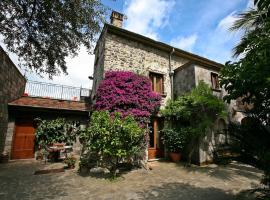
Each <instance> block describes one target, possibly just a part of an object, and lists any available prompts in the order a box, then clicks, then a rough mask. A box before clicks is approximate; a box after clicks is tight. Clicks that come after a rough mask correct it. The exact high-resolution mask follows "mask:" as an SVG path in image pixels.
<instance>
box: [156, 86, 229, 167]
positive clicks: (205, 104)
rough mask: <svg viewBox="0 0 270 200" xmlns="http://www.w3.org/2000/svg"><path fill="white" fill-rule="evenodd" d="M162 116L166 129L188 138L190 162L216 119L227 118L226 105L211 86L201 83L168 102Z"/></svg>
mask: <svg viewBox="0 0 270 200" xmlns="http://www.w3.org/2000/svg"><path fill="white" fill-rule="evenodd" d="M161 114H162V115H163V116H164V117H165V119H166V126H165V128H167V129H171V130H174V131H173V132H175V131H178V132H179V134H180V135H181V134H182V136H179V137H186V140H187V141H188V142H187V143H186V145H189V146H190V147H191V148H188V149H189V153H188V154H189V155H188V161H189V163H190V162H191V157H192V154H193V152H194V150H195V147H196V145H197V144H198V142H199V139H200V138H201V137H202V136H204V135H205V133H206V130H207V129H208V128H211V126H212V125H213V124H214V122H215V121H216V119H218V118H222V117H224V116H226V112H225V105H224V102H223V101H222V100H221V99H218V97H216V96H214V95H213V93H212V91H211V89H210V88H209V86H208V85H207V84H206V83H204V82H202V81H200V82H199V84H198V86H197V87H196V88H194V89H192V91H191V92H190V93H187V94H185V95H183V96H181V97H178V98H177V99H176V100H175V101H168V103H167V105H166V106H165V108H164V109H163V110H161Z"/></svg>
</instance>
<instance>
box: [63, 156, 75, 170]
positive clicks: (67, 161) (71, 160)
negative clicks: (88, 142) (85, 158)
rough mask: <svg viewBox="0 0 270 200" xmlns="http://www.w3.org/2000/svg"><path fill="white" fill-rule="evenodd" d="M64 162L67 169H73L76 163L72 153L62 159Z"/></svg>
mask: <svg viewBox="0 0 270 200" xmlns="http://www.w3.org/2000/svg"><path fill="white" fill-rule="evenodd" d="M64 163H65V164H67V167H68V168H69V169H74V168H75V163H76V158H75V157H74V156H73V155H71V156H69V157H67V158H66V159H65V160H64Z"/></svg>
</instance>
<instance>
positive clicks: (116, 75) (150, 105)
mask: <svg viewBox="0 0 270 200" xmlns="http://www.w3.org/2000/svg"><path fill="white" fill-rule="evenodd" d="M160 100H161V97H160V95H159V94H156V93H154V92H152V88H151V82H150V80H149V79H148V78H147V77H144V76H141V75H137V74H135V73H133V72H127V71H110V72H106V74H105V79H104V80H103V81H102V82H101V83H100V85H99V87H98V90H97V99H96V103H95V109H96V110H107V111H109V112H110V113H115V112H119V113H121V115H122V117H126V116H129V115H131V116H133V117H134V118H135V119H136V120H137V121H138V122H139V123H140V124H143V125H146V124H147V123H148V122H149V117H150V116H151V114H153V113H155V112H157V111H158V109H159V106H160Z"/></svg>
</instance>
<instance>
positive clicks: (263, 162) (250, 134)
mask: <svg viewBox="0 0 270 200" xmlns="http://www.w3.org/2000/svg"><path fill="white" fill-rule="evenodd" d="M231 29H232V30H244V35H243V37H242V38H241V40H240V43H239V44H238V45H237V46H236V47H235V48H234V55H235V56H236V57H238V58H239V60H238V61H236V62H227V63H226V65H225V67H224V68H223V70H222V72H221V85H222V86H223V87H224V88H225V89H226V90H227V91H228V95H226V97H225V99H226V100H227V101H230V100H232V99H237V98H239V99H241V100H242V101H243V103H248V104H249V105H251V106H250V108H249V110H247V112H246V114H247V115H248V117H247V118H245V120H243V123H242V124H241V125H240V126H239V127H237V128H234V127H232V128H230V133H231V135H232V136H234V137H235V138H236V141H238V143H239V144H240V145H239V146H240V150H239V152H240V154H242V155H244V156H247V155H248V156H250V157H248V158H249V160H252V159H253V160H256V162H257V167H259V168H260V169H262V170H264V175H265V176H264V179H263V183H265V184H266V185H268V186H270V168H269V165H270V151H269V140H270V139H269V138H270V132H269V125H270V115H269V113H270V0H254V8H253V9H251V10H248V11H246V12H244V13H241V14H240V15H239V19H238V20H237V21H236V22H235V23H234V25H233V27H232V28H231ZM233 126H235V125H234V124H233ZM251 143H252V144H251Z"/></svg>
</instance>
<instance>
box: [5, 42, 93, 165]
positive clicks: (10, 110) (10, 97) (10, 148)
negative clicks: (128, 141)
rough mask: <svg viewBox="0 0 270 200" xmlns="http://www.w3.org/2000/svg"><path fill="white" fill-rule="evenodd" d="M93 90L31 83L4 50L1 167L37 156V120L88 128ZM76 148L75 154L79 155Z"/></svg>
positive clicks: (75, 147)
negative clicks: (5, 161)
mask: <svg viewBox="0 0 270 200" xmlns="http://www.w3.org/2000/svg"><path fill="white" fill-rule="evenodd" d="M89 94H90V90H89V89H84V88H75V87H71V86H63V85H56V84H48V83H40V82H30V81H28V80H26V78H25V77H24V76H23V75H22V74H21V73H20V71H19V70H18V69H17V67H16V66H15V65H14V63H13V62H12V61H11V60H10V58H9V57H8V55H7V54H6V52H5V51H4V50H3V49H2V47H1V46H0V163H1V161H2V158H3V156H2V155H1V154H3V155H5V159H6V157H8V158H10V159H29V158H34V155H35V150H36V148H35V145H34V138H35V122H34V119H35V118H41V119H55V118H58V117H63V118H66V119H68V120H71V121H79V122H80V123H81V124H86V123H87V120H88V118H89V111H90V102H89ZM79 148H80V146H79V145H78V144H76V145H75V146H74V148H73V149H74V150H75V152H76V151H79Z"/></svg>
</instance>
